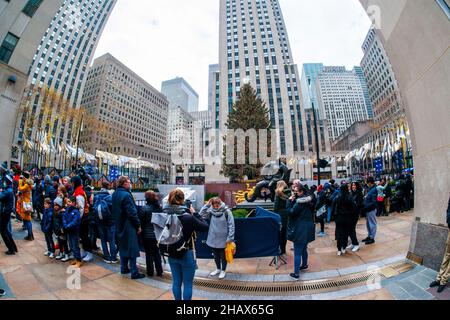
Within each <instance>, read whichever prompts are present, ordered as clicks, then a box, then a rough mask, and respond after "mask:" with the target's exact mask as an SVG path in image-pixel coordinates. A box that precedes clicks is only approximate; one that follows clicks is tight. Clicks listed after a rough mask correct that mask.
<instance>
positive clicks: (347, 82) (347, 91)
mask: <svg viewBox="0 0 450 320" xmlns="http://www.w3.org/2000/svg"><path fill="white" fill-rule="evenodd" d="M316 90H317V97H318V100H319V105H320V109H322V112H323V114H324V117H325V119H326V120H327V125H328V134H329V137H330V139H331V140H335V139H336V138H337V137H339V135H340V134H342V133H343V132H344V131H345V130H346V129H347V128H348V127H350V126H351V125H352V124H353V123H355V122H356V121H363V120H367V119H368V112H367V105H366V100H365V98H364V92H363V88H362V84H361V81H360V79H359V77H358V75H357V74H356V73H355V71H354V70H353V71H347V70H346V69H345V67H324V68H323V71H322V72H321V73H320V74H319V75H318V76H317V80H316Z"/></svg>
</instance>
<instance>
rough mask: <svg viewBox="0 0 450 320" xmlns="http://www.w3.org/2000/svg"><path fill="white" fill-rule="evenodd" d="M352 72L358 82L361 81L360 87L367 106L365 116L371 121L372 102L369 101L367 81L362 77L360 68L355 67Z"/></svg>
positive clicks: (362, 72) (362, 73)
mask: <svg viewBox="0 0 450 320" xmlns="http://www.w3.org/2000/svg"><path fill="white" fill-rule="evenodd" d="M353 72H354V73H355V74H356V75H357V76H358V78H359V81H361V86H362V88H363V92H364V100H365V101H366V106H367V115H368V116H369V119H373V108H372V101H371V100H370V95H369V88H368V87H367V81H366V76H365V75H364V71H363V69H362V68H361V67H359V66H355V67H354V68H353Z"/></svg>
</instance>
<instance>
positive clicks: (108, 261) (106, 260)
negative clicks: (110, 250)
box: [103, 259, 111, 264]
mask: <svg viewBox="0 0 450 320" xmlns="http://www.w3.org/2000/svg"><path fill="white" fill-rule="evenodd" d="M103 261H105V262H106V263H107V264H111V260H108V259H103Z"/></svg>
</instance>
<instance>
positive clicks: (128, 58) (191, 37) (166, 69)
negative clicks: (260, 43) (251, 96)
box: [95, 0, 370, 110]
mask: <svg viewBox="0 0 450 320" xmlns="http://www.w3.org/2000/svg"><path fill="white" fill-rule="evenodd" d="M280 5H281V10H282V11H283V15H284V19H285V23H286V28H287V32H288V36H289V40H290V43H291V47H292V51H293V57H294V62H295V63H296V64H298V65H299V70H301V65H302V64H303V63H309V62H322V63H324V64H325V65H345V66H347V68H352V67H353V66H354V65H359V63H360V61H361V58H362V56H363V54H362V51H361V44H362V42H363V40H364V38H365V36H366V34H367V31H368V30H369V27H370V20H369V18H368V17H367V15H366V14H365V12H364V10H363V8H362V6H361V5H360V3H359V0H280ZM218 50H219V0H118V1H117V5H116V7H115V8H114V10H113V12H112V14H111V17H110V19H109V21H108V23H107V25H106V27H105V30H104V32H103V35H102V37H101V39H100V43H99V45H98V48H97V50H96V52H95V57H99V56H101V55H103V54H105V53H107V52H109V53H111V54H112V55H113V56H115V57H116V58H117V59H119V60H120V61H121V62H123V63H124V64H125V65H127V66H128V67H129V68H130V69H131V70H133V71H134V72H136V73H137V74H138V75H139V76H141V77H142V78H143V79H145V80H146V81H147V82H148V83H150V84H151V85H152V86H153V87H155V88H156V89H157V90H161V82H162V81H164V80H168V79H172V78H175V77H183V78H185V79H186V81H188V82H189V83H190V84H191V86H192V87H193V88H194V89H195V90H196V91H197V93H198V94H199V95H200V109H201V110H204V109H207V107H208V101H207V100H208V66H209V65H210V64H213V63H218ZM300 72H301V71H300Z"/></svg>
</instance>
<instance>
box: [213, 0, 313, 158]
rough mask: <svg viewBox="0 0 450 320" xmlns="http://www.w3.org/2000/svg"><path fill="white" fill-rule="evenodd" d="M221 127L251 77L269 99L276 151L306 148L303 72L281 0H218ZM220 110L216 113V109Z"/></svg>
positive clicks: (292, 152) (293, 151)
mask: <svg viewBox="0 0 450 320" xmlns="http://www.w3.org/2000/svg"><path fill="white" fill-rule="evenodd" d="M219 38H220V44H219V55H220V58H219V62H220V63H219V64H220V79H219V83H220V110H219V113H220V114H219V115H218V118H219V122H220V129H221V130H222V132H225V131H224V130H226V128H225V123H226V122H227V119H228V114H229V112H230V110H231V108H232V107H233V103H235V102H236V100H237V97H238V95H239V92H240V89H241V86H242V85H243V84H244V83H245V81H246V80H247V79H248V80H249V82H250V84H251V85H252V87H253V88H255V90H256V92H257V94H258V95H259V96H260V98H261V99H262V100H263V102H265V103H266V106H267V108H268V109H269V112H270V121H271V125H272V127H273V128H274V129H277V130H278V134H277V151H278V154H286V155H287V156H288V158H293V157H294V156H295V155H296V154H298V153H300V152H304V151H305V150H306V145H307V144H308V141H306V121H305V115H304V113H303V112H302V108H301V104H302V101H301V100H302V98H301V92H300V77H299V74H298V69H297V65H295V64H294V62H293V58H292V53H291V49H290V45H289V39H288V36H287V30H286V26H285V23H284V19H283V15H282V13H281V8H280V5H279V1H278V0H245V1H244V0H221V1H220V37H219ZM216 116H217V114H216Z"/></svg>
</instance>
